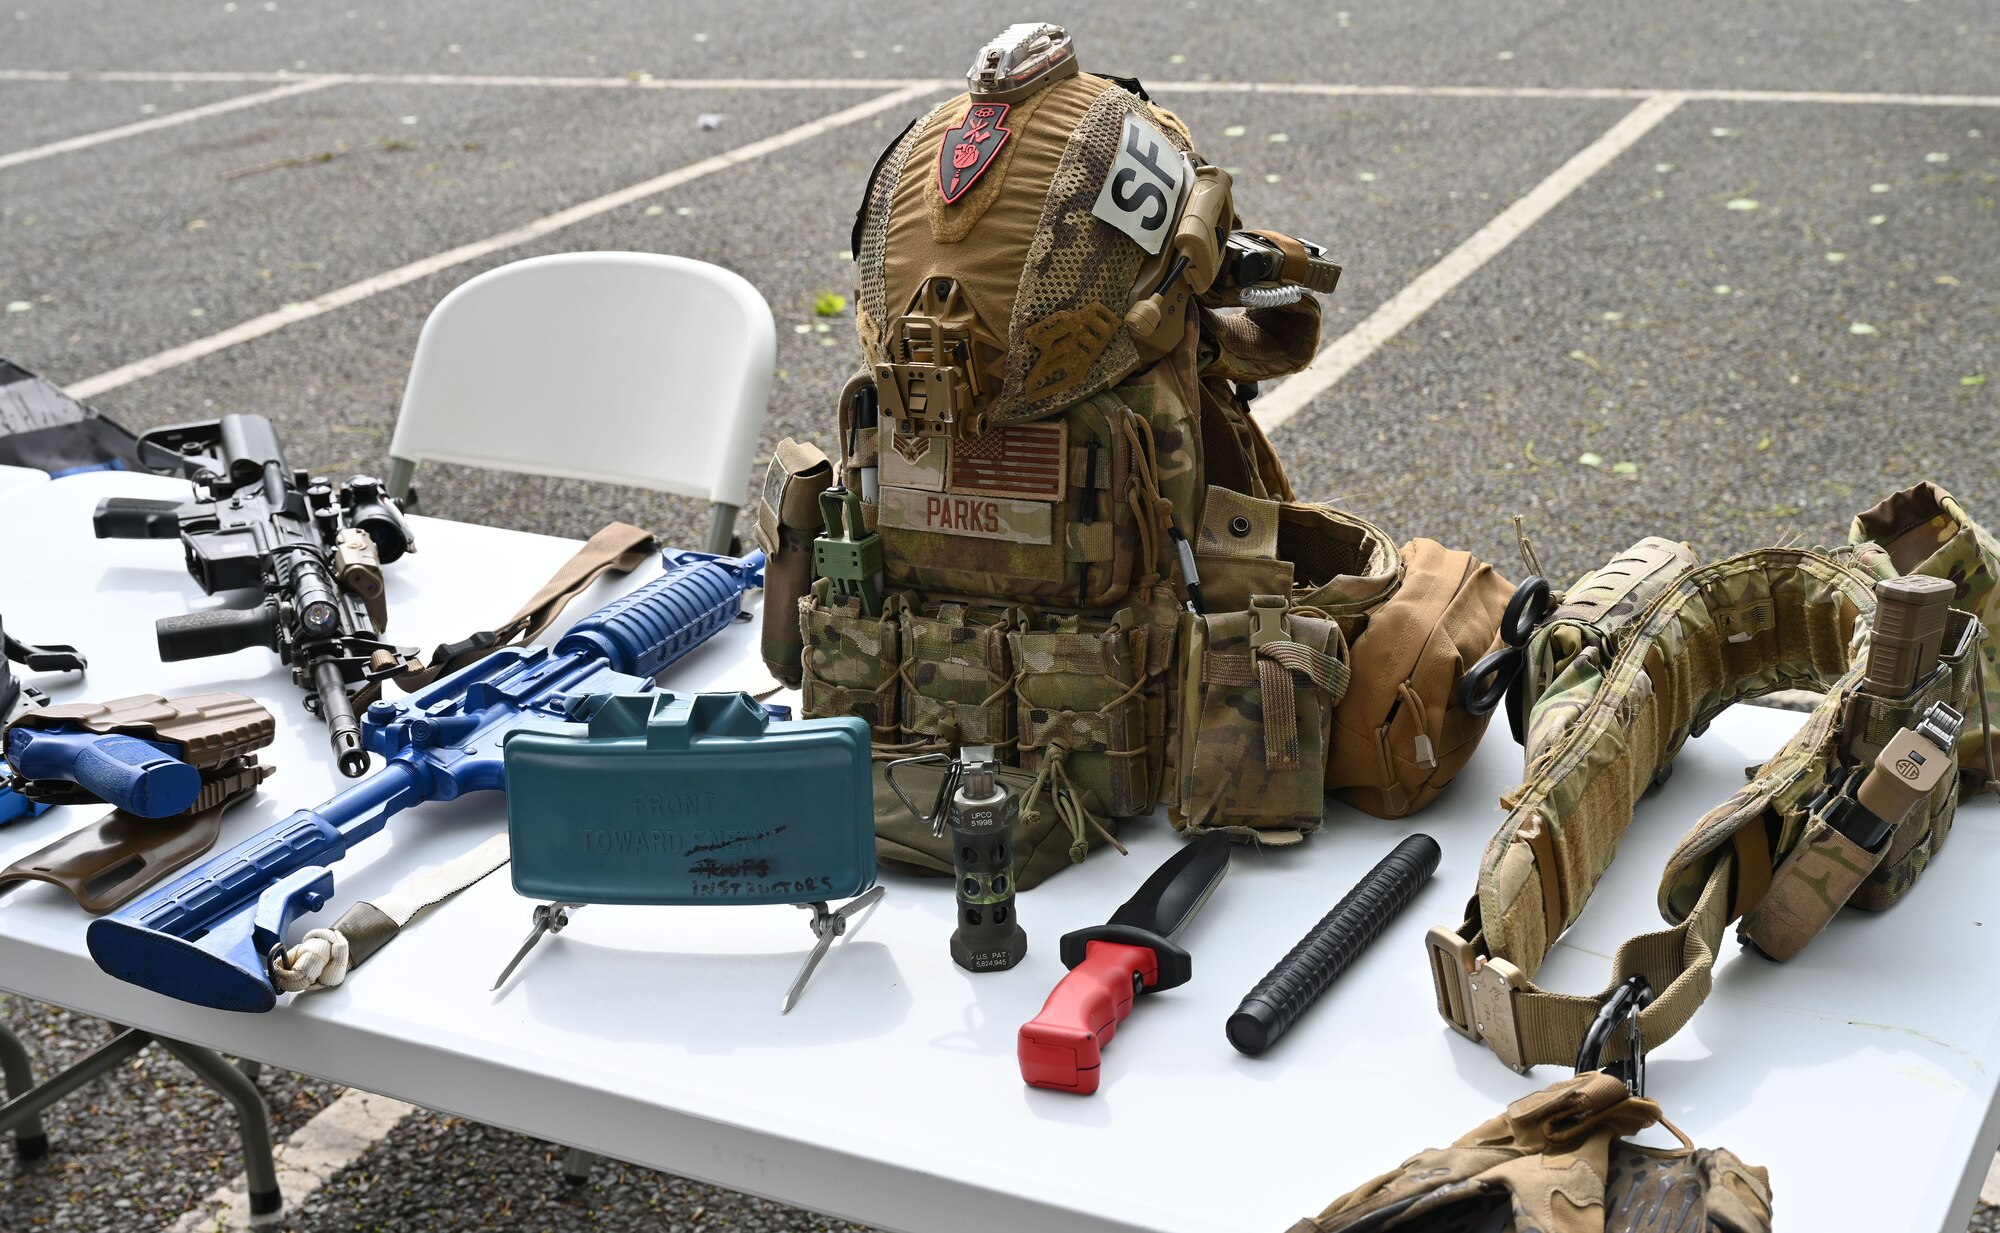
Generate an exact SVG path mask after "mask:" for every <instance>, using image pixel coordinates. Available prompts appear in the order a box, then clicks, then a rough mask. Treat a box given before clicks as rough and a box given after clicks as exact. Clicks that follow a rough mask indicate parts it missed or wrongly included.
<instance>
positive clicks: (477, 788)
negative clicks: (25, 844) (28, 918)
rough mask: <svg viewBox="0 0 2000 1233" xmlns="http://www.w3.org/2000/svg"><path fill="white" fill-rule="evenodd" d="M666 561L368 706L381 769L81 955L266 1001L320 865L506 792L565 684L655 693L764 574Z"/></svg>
mask: <svg viewBox="0 0 2000 1233" xmlns="http://www.w3.org/2000/svg"><path fill="white" fill-rule="evenodd" d="M665 563H666V566H667V571H666V573H664V574H662V575H661V576H660V577H658V578H655V579H654V580H653V581H651V582H649V583H647V584H646V585H645V586H643V587H640V588H639V589H638V590H636V591H633V592H632V593H630V594H628V595H625V596H623V597H621V598H619V599H616V600H613V601H612V602H610V603H608V604H606V605H605V606H604V607H602V608H600V609H598V610H597V611H596V612H594V613H591V614H590V615H589V616H587V617H584V618H583V619H581V620H579V621H578V622H577V623H576V624H575V625H574V626H573V627H571V629H570V631H569V632H568V633H567V634H565V635H563V637H562V638H561V639H560V640H559V641H557V642H556V643H555V645H554V646H553V647H549V646H529V647H513V648H506V649H502V650H499V651H495V652H493V653H492V654H491V655H489V656H487V657H486V658H485V659H482V660H480V661H479V662H477V663H474V664H471V665H469V666H467V667H466V668H464V669H462V670H460V671H459V672H456V673H454V674H453V675H451V676H449V677H446V678H445V679H444V680H442V681H438V682H436V683H434V684H432V685H431V686H430V687H428V688H426V689H424V690H422V691H420V692H418V693H417V694H415V695H413V696H412V697H410V698H408V699H407V700H405V701H402V702H388V701H382V702H376V703H374V704H373V705H371V706H370V707H369V708H368V712H367V715H366V716H365V718H364V722H363V724H362V738H363V742H364V744H365V745H366V747H367V748H368V749H369V750H371V751H372V752H374V753H378V754H380V755H382V757H383V758H384V759H385V760H386V763H387V764H386V765H385V766H384V767H383V768H382V769H381V770H379V771H377V772H375V773H374V774H372V775H369V776H368V777H366V778H364V779H362V780H360V781H359V782H357V783H355V784H354V785H353V786H352V787H350V788H348V789H347V790H346V791H344V792H341V793H339V794H338V795H336V796H334V797H332V798H331V799H330V800H327V801H326V802H324V803H322V804H321V805H319V806H318V807H317V808H314V809H301V810H299V811H298V812H297V813H294V814H292V815H291V816H290V817H288V818H286V819H284V820H283V821H282V822H279V823H277V824H276V825H275V826H272V827H271V828H270V829H268V830H266V831H264V832H263V833H261V834H258V835H254V836H252V837H250V838H249V839H247V840H245V841H244V842H242V843H240V844H238V845H236V846H235V847H234V848H231V849H230V850H229V851H227V852H224V853H222V854H221V855H219V856H215V857H212V858H210V859H209V860H208V861H206V862H204V863H203V864H202V865H201V866H199V867H198V868H196V869H194V870H192V871H190V872H189V873H187V874H184V875H183V876H181V877H179V878H177V879H175V880H174V881H173V882H170V883H168V884H167V885H165V886H162V887H160V888H159V889H157V890H155V891H153V892H152V893H150V894H148V895H147V896H146V897H145V898H143V899H140V900H138V901H137V902H135V903H132V904H131V905H129V906H127V907H126V908H124V909H122V910H121V911H119V912H118V913H116V914H115V915H112V916H106V917H102V918H100V919H98V920H95V921H92V922H91V925H90V929H89V932H88V934H87V935H86V940H87V942H88V944H89V947H90V955H91V958H93V959H95V960H96V961H97V966H98V967H100V968H103V969H104V970H105V971H106V972H109V973H110V974H111V975H113V976H116V977H117V978H118V979H120V980H124V981H129V982H131V983H132V984H135V985H140V986H143V987H145V988H147V989H151V990H153V991H154V992H156V993H162V994H165V995H166V996H168V997H171V998H178V999H180V1000H181V1001H183V1002H192V1003H195V1004H196V1005H200V1006H212V1007H215V1008H216V1009H218V1010H239V1011H266V1010H270V1009H271V1008H272V1006H274V1005H275V1004H276V1002H277V988H276V986H275V985H274V984H273V982H272V978H271V974H270V961H271V958H272V957H273V955H274V954H277V953H281V951H282V947H283V946H284V940H285V932H286V930H287V929H288V928H290V926H291V924H292V922H293V921H294V920H296V919H297V918H299V917H301V916H303V915H306V914H307V913H310V912H316V911H318V910H319V909H320V908H321V907H323V906H325V904H326V902H327V901H328V900H329V899H330V898H332V896H333V873H332V871H331V870H329V869H327V868H326V866H327V865H329V864H331V863H333V862H334V861H337V860H339V859H340V858H341V857H342V856H345V855H346V854H347V852H348V850H349V849H350V848H352V847H353V846H354V845H355V844H357V843H359V842H361V841H362V840H364V839H366V838H368V837H369V836H370V835H373V834H374V833H375V832H376V831H379V830H381V829H382V827H383V825H384V824H385V823H387V822H388V820H389V819H390V818H391V817H394V816H395V815H396V814H398V813H401V812H402V811H403V810H405V809H408V808H410V807H412V806H414V805H420V804H422V803H423V802H425V801H432V800H441V801H448V800H453V799H456V798H457V797H460V796H463V795H465V794H467V793H470V792H486V791H496V790H504V789H505V787H506V772H505V764H504V762H503V761H502V758H501V748H502V746H503V745H504V743H505V741H506V738H507V735H508V733H510V732H513V731H516V730H519V729H523V728H544V727H547V728H555V727H561V726H562V725H564V724H566V723H567V722H568V715H567V713H566V708H565V700H566V699H567V698H568V697H569V695H571V694H576V693H604V692H613V693H643V692H646V691H649V690H651V689H652V688H653V687H654V683H653V678H654V677H655V676H656V675H657V674H658V673H659V672H661V671H662V670H663V669H665V668H666V667H667V666H668V665H669V664H672V663H673V662H674V661H676V660H678V659H680V658H681V657H682V656H683V655H685V654H687V653H688V652H689V651H691V650H693V649H694V648H695V647H697V646H699V645H700V644H701V643H703V642H705V641H707V640H708V639H709V638H711V637H713V636H714V635H715V634H716V633H718V632H720V631H721V630H722V629H724V628H726V627H727V626H728V625H729V623H730V622H731V621H733V620H735V619H736V618H737V616H738V615H739V614H740V613H741V612H742V610H743V593H744V591H746V590H748V589H749V588H751V587H753V586H759V585H762V582H763V567H764V554H763V553H761V552H753V553H751V554H750V555H749V556H747V557H744V558H741V559H737V558H733V557H723V556H714V555H710V554H708V553H700V552H679V553H676V552H669V553H667V554H665Z"/></svg>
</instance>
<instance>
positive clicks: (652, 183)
mask: <svg viewBox="0 0 2000 1233" xmlns="http://www.w3.org/2000/svg"><path fill="white" fill-rule="evenodd" d="M937 89H938V85H937V83H936V82H931V81H921V82H918V83H916V84H915V85H911V86H905V87H904V88H902V89H900V90H895V91H892V92H891V93H888V94H884V95H881V96H880V97H877V98H872V99H869V100H868V101H867V102H865V103H856V104H855V105H854V106H852V107H849V108H846V109H845V110H843V111H836V112H833V113H832V114H830V115H824V116H821V117H820V118H819V119H817V120H813V121H810V122H808V123H805V124H801V125H799V126H798V127H797V128H789V129H786V130H785V131H784V132H782V133H777V134H774V135H772V136H770V137H765V138H762V139H761V140H758V141H753V142H751V143H750V144H748V145H743V146H738V147H736V148H735V149H733V150H729V151H727V152H725V153H722V154H717V155H715V156H714V157H712V158H705V159H702V160H701V161H700V162H698V163H689V164H688V165H687V166H685V167H680V168H676V169H675V170H673V171H669V172H667V173H666V174H665V175H659V176H654V177H653V178H652V179H650V180H641V181H640V182H639V183H637V184H633V185H631V186H629V187H626V188H621V189H619V190H618V191H617V192H613V193H606V194H605V195H604V196H602V197H597V198H593V199H592V200H590V201H585V202H582V203H580V204H578V205H573V206H571V207H569V208H568V209H566V210H558V211H556V212H555V213H554V214H547V215H544V216H543V217H541V218H538V219H535V220H534V221H533V222H530V223H527V224H524V225H523V226H520V227H516V228H514V229H513V230H511V231H503V232H501V233H500V234H498V235H492V236H488V237H486V238H485V239H483V240H474V241H473V242H472V243H470V244H461V245H459V246H458V247H457V248H454V249H450V250H448V251H446V252H442V253H438V254H436V255H435V256H431V257H425V258H423V259H422V260H420V261H412V262H411V263H410V264H408V265H405V266H400V267H398V268H396V269H393V270H389V271H387V272H385V273H382V274H376V275H374V276H372V277H370V278H364V279H362V280H361V281H360V282H356V283H349V284H348V285H347V286H345V287H341V288H339V289H338V290H334V291H329V292H327V293H326V294H324V295H321V296H318V297H315V298H314V299H310V300H307V301H305V302H304V303H299V304H287V305H285V306H284V307H283V308H280V309H278V310H277V311H276V312H269V313H265V314H264V315H263V316H261V317H252V318H251V319H250V320H248V321H245V322H243V323H242V324H240V325H234V326H231V327H230V328H228V329H226V330H223V331H222V332H220V333H217V334H211V335H209V336H208V337H206V338H198V339H196V340H195V341H193V342H190V343H183V344H182V345H180V346H178V347H171V348H169V349H167V350H165V351H162V352H160V353H159V354H157V355H149V356H147V357H146V358H145V359H142V360H135V361H133V362H132V363H130V364H125V365H121V366H120V367H118V368H114V369H112V370H111V371H110V372H102V373H99V374H97V375H96V376H94V377H86V378H85V379H83V380H82V381H79V382H77V383H76V384H74V385H72V386H69V387H68V393H69V396H70V397H72V398H93V397H95V396H97V395H99V394H102V393H104V392H105V391H107V390H115V389H117V388H118V387H120V386H123V385H130V384H131V383H132V382H134V381H137V380H139V379H141V378H143V377H150V376H153V375H155V374H157V373H162V372H165V371H167V370H168V369H170V368H179V367H180V366H181V365H183V364H189V363H192V362H194V361H195V360H198V359H201V358H202V357H203V356H208V355H214V354H215V353H216V352H218V351H223V350H226V349H228V348H230V347H234V346H236V345H238V344H239V343H246V342H249V341H250V340H251V339H254V338H262V337H263V336H264V335H266V334H271V333H275V332H276V331H278V330H282V329H284V328H285V327H286V326H288V325H295V324H297V323H298V322H301V321H308V320H311V319H312V318H314V317H317V316H320V315H322V314H324V313H330V312H332V311H333V310H334V309H336V308H345V307H346V306H347V305H349V304H353V303H356V302H358V301H361V300H365V299H367V298H369V297H370V296H374V295H380V294H381V293H382V292H384V291H391V290H394V289H395V288H397V287H401V286H403V285H404V284H406V283H413V282H415V281H417V280H418V279H420V278H427V277H429V276H430V275H432V274H436V273H437V272H439V271H440V270H448V269H450V268H451V267H453V266H455V265H464V264H465V263H466V262H468V261H476V260H478V259H479V258H481V257H485V256H489V255H491V254H493V253H497V252H501V251H503V250H505V249H509V248H515V247H518V246H519V245H522V244H526V243H529V242H530V241H533V240H539V239H541V238H542V237H543V236H545V235H549V234H551V233H553V232H556V231H561V230H562V229H563V228H565V227H569V226H573V225H575V224H577V223H580V222H583V221H585V220H586V219H592V218H596V217H597V216H598V215H600V214H606V213H609V212H610V211H612V210H616V209H618V208H619V207H621V206H627V205H630V204H632V203H633V202H635V201H639V200H642V199H644V198H647V197H651V196H654V195H655V194H658V193H663V192H665V191H667V190H668V189H670V188H676V187H678V186H680V185H682V184H686V183H688V182H689V181H691V180H699V179H701V178H702V177H703V176H708V175H713V174H715V173H716V172H718V171H726V170H728V169H729V168H731V167H735V166H737V165H738V164H741V163H747V162H750V161H751V160H753V159H758V158H762V157H763V156H764V155H766V154H770V153H772V152H774V151H777V150H782V149H784V148H785V147H787V146H795V145H797V144H799V143H800V142H802V141H809V140H811V139H812V138H814V137H817V136H819V135H820V134H822V133H826V132H831V131H832V130H834V129H837V128H842V127H844V126H846V125H849V124H853V123H855V122H856V121H858V120H865V119H867V118H868V117H870V116H873V115H876V114H879V113H881V112H884V111H888V110H889V109H891V108H893V107H900V106H902V105H903V104H904V103H907V102H909V101H910V100H912V99H915V98H920V97H922V96H923V95H926V94H930V93H933V92H935V91H936V90H937Z"/></svg>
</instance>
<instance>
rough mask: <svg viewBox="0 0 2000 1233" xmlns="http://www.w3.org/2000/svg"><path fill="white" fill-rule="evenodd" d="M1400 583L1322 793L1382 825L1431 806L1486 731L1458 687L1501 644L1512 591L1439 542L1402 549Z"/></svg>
mask: <svg viewBox="0 0 2000 1233" xmlns="http://www.w3.org/2000/svg"><path fill="white" fill-rule="evenodd" d="M1399 555H1400V556H1401V557H1402V561H1403V579H1402V584H1401V585H1400V586H1398V587H1397V588H1396V592H1395V594H1393V595H1391V596H1390V597H1389V599H1388V601H1387V602H1385V603H1383V604H1382V606H1381V607H1379V608H1377V609H1375V610H1374V611H1373V612H1372V613H1370V614H1369V616H1368V623H1367V625H1366V627H1365V628H1363V630H1362V632H1361V635H1360V636H1359V637H1358V638H1357V639H1356V640H1355V642H1354V646H1353V650H1352V653H1351V656H1350V658H1351V660H1352V662H1353V663H1354V664H1356V665H1357V670H1356V671H1355V673H1354V677H1353V680H1352V681H1351V682H1350V683H1349V684H1348V687H1347V693H1346V694H1345V695H1344V696H1343V697H1342V698H1341V699H1340V705H1339V706H1338V707H1337V708H1336V709H1335V710H1334V716H1333V748H1332V753H1331V755H1330V756H1329V757H1328V759H1327V764H1326V790H1327V791H1328V792H1330V793H1332V794H1334V795H1335V796H1337V797H1339V798H1340V799H1341V800H1343V801H1345V802H1346V803H1348V804H1350V805H1352V806H1354V807H1355V808H1356V809H1361V810H1365V811H1366V812H1368V813H1372V814H1374V815H1375V816H1376V817H1378V818H1402V817H1407V816H1409V815H1410V814H1413V813H1415V812H1416V811H1417V810H1419V809H1422V808H1423V807H1424V806H1425V805H1428V804H1430V803H1431V801H1432V800H1433V799H1435V798H1436V796H1437V794H1438V793H1439V792H1442V791H1443V790H1444V787H1445V785H1446V784H1448V783H1450V782H1451V781H1452V778H1453V777H1454V776H1456V775H1457V774H1458V773H1459V771H1461V770H1463V769H1464V767H1465V764H1466V763H1467V762H1468V761H1470V760H1471V758H1472V752H1473V750H1474V749H1476V748H1477V747H1478V745H1479V738H1480V736H1481V735H1482V734H1483V733H1484V732H1485V731H1486V720H1487V716H1485V715H1475V714H1473V713H1472V712H1471V711H1468V710H1467V709H1465V706H1464V704H1463V702H1461V701H1460V698H1459V693H1460V690H1459V685H1460V683H1461V682H1462V681H1463V680H1464V679H1465V673H1466V670H1467V669H1468V668H1470V667H1471V666H1472V665H1473V664H1474V663H1476V662H1477V661H1478V660H1479V658H1480V657H1481V656H1483V655H1485V654H1486V652H1487V651H1489V650H1491V649H1493V647H1494V645H1495V644H1496V643H1497V642H1498V638H1499V629H1500V616H1501V613H1502V612H1503V611H1504V610H1505V609H1506V607H1507V600H1508V599H1509V598H1510V597H1511V596H1512V595H1513V593H1514V588H1513V585H1512V584H1511V583H1509V582H1508V581H1507V580H1506V579H1505V578H1502V577H1501V576H1500V575H1499V574H1498V573H1497V572H1496V571H1495V570H1494V569H1493V567H1492V566H1491V565H1488V564H1486V563H1485V562H1483V561H1481V560H1479V559H1478V558H1477V557H1475V556H1473V555H1472V554H1471V553H1469V552H1459V551H1456V550H1454V549H1450V548H1446V547H1445V546H1444V545H1442V544H1439V543H1437V542H1436V541H1434V540H1428V539H1413V540H1411V541H1410V542H1409V543H1407V544H1404V545H1403V547H1402V549H1401V551H1400V553H1399Z"/></svg>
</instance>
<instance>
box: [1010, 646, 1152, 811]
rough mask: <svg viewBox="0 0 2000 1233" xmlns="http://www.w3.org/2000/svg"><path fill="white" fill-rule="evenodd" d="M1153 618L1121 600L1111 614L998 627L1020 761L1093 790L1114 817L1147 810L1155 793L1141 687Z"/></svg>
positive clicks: (1068, 784) (1148, 680)
mask: <svg viewBox="0 0 2000 1233" xmlns="http://www.w3.org/2000/svg"><path fill="white" fill-rule="evenodd" d="M1156 628H1157V627H1154V626H1149V625H1147V624H1145V622H1144V618H1143V614H1142V613H1141V612H1139V611H1138V610H1136V609H1126V610H1124V611H1121V612H1120V613H1118V614H1117V615H1116V616H1115V617H1113V618H1111V619H1110V620H1104V619H1101V618H1096V617H1086V616H1074V615H1072V616H1041V617H1038V618H1037V619H1036V621H1035V622H1034V625H1033V627H1031V628H1028V629H1020V630H1015V631H1014V632H1012V633H1010V634H1009V635H1008V636H1007V641H1008V647H1009V650H1010V651H1011V652H1012V654H1013V659H1014V696H1015V699H1016V701H1017V703H1018V709H1017V710H1016V712H1015V716H1016V719H1015V722H1016V737H1017V739H1018V740H1019V742H1020V745H1019V755H1020V764H1021V766H1022V768H1023V769H1025V770H1028V771H1031V772H1036V773H1038V774H1041V775H1044V776H1046V777H1047V778H1048V779H1049V780H1050V781H1051V782H1052V783H1054V784H1056V785H1058V786H1060V787H1063V788H1065V789H1066V790H1069V789H1073V790H1074V791H1076V792H1078V793H1088V794H1091V795H1094V796H1095V797H1096V798H1097V800H1098V802H1099V803H1100V804H1101V805H1102V806H1103V808H1104V810H1105V812H1106V813H1107V814H1108V815H1109V816H1111V817H1113V818H1128V817H1132V816H1133V815H1135V814H1142V813H1148V812H1150V811H1151V810H1152V808H1153V803H1154V801H1155V800H1156V799H1157V798H1156V794H1157V792H1158V790H1159V779H1158V775H1159V772H1160V767H1161V763H1162V759H1161V752H1162V751H1161V748H1160V745H1161V738H1160V735H1159V733H1158V732H1157V731H1154V730H1153V729H1152V724H1153V719H1152V716H1153V715H1156V714H1157V709H1156V708H1153V707H1149V706H1148V697H1147V695H1148V691H1149V690H1150V689H1153V688H1155V687H1156V685H1155V680H1154V677H1153V675H1152V673H1150V672H1149V671H1148V667H1149V665H1150V664H1151V663H1153V662H1154V661H1153V660H1152V658H1150V656H1149V651H1148V648H1147V642H1148V636H1149V635H1150V634H1153V633H1154V632H1155V630H1156Z"/></svg>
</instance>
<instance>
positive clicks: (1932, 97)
mask: <svg viewBox="0 0 2000 1233" xmlns="http://www.w3.org/2000/svg"><path fill="white" fill-rule="evenodd" d="M318 76H322V77H325V78H327V79H329V80H330V81H331V82H334V83H336V84H345V85H382V86H391V85H393V86H502V87H528V88H548V89H593V90H595V89H621V90H893V89H897V88H899V87H905V86H916V85H923V84H929V85H933V86H935V87H936V88H939V89H942V88H944V87H946V86H953V87H955V86H956V85H957V84H958V83H957V82H955V81H953V82H948V81H942V80H939V81H936V82H928V83H927V82H924V81H922V80H920V79H918V78H912V77H645V76H625V77H540V76H516V75H506V74H477V73H325V74H318ZM298 77H299V74H297V73H288V72H285V71H283V70H276V71H259V70H246V71H242V72H230V71H226V70H224V71H164V70H161V71H155V70H147V69H130V70H116V69H114V70H109V71H105V72H89V71H74V70H68V69H0V82H7V81H154V82H189V83H193V82H229V81H240V82H259V81H295V80H297V79H298ZM1146 88H1147V89H1148V90H1158V91H1163V92H1168V93H1179V94H1315V95H1329V96H1336V97H1356V98H1501V99H1586V100H1588V99H1598V100H1603V99H1612V100H1645V99H1651V98H1659V97H1662V96H1665V95H1673V96H1675V97H1678V98H1680V99H1682V100H1683V101H1685V102H1691V103H1826V104H1839V105H1855V106H1883V107H2000V94H1908V93H1903V94H1899V93H1888V92H1883V93H1871V92H1868V91H1847V90H1732V89H1679V88H1674V89H1668V88H1662V87H1649V86H1452V85H1439V86H1421V85H1352V84H1343V83H1338V82H1325V83H1320V82H1291V81H1149V82H1147V83H1146Z"/></svg>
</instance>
